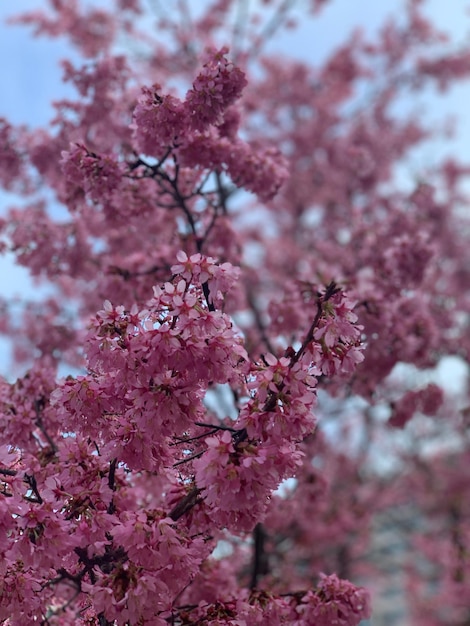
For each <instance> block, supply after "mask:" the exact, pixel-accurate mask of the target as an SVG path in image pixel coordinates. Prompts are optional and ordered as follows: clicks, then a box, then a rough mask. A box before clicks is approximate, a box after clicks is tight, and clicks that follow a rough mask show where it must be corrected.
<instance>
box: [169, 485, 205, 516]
mask: <svg viewBox="0 0 470 626" xmlns="http://www.w3.org/2000/svg"><path fill="white" fill-rule="evenodd" d="M200 494H201V489H199V487H193V488H192V489H191V491H190V492H189V493H188V494H187V495H186V496H184V498H182V499H181V500H180V501H179V502H178V504H177V505H176V506H174V507H173V509H172V510H171V511H170V513H169V516H168V517H171V519H172V520H173V521H174V522H176V521H177V520H179V518H180V517H183V515H184V514H185V513H187V512H188V511H189V510H190V509H192V508H193V507H194V506H195V505H196V504H198V502H200V498H199V496H200Z"/></svg>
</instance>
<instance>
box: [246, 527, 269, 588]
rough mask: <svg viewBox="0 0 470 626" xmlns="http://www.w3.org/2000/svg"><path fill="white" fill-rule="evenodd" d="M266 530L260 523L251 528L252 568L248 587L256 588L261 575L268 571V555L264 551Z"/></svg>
mask: <svg viewBox="0 0 470 626" xmlns="http://www.w3.org/2000/svg"><path fill="white" fill-rule="evenodd" d="M265 543H266V531H265V530H264V527H263V525H262V524H256V526H255V528H254V530H253V568H252V572H251V581H250V589H256V588H257V586H258V582H259V579H260V578H261V576H265V575H266V574H267V573H268V571H269V570H268V555H267V554H266V551H265Z"/></svg>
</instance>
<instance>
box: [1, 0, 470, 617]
mask: <svg viewBox="0 0 470 626" xmlns="http://www.w3.org/2000/svg"><path fill="white" fill-rule="evenodd" d="M325 4H327V0H313V1H311V2H310V3H305V6H304V9H305V12H306V17H305V19H310V18H311V17H312V16H313V17H314V16H315V14H316V13H318V12H319V11H320V10H321V9H322V6H323V5H325ZM422 4H423V3H422V2H421V1H420V0H412V1H410V2H409V3H408V4H407V5H406V6H404V7H403V11H402V13H400V15H399V16H398V18H397V19H396V20H395V21H392V20H391V21H389V22H388V23H387V24H385V26H384V27H383V29H382V30H381V31H380V33H379V34H378V35H377V36H376V37H375V38H374V39H373V40H367V39H366V38H365V36H363V35H361V34H360V33H355V34H354V35H353V36H352V37H351V38H349V39H348V40H347V41H345V42H344V44H343V45H342V46H341V47H340V48H338V49H336V50H333V51H332V52H331V55H330V56H329V58H328V59H327V60H326V61H325V63H324V64H322V65H321V66H319V67H315V66H312V65H307V64H306V63H304V62H301V61H298V60H292V59H289V58H284V57H283V58H281V57H279V56H275V55H273V54H272V53H268V52H267V48H266V46H267V44H268V43H269V40H270V39H271V38H272V37H274V36H275V35H276V33H277V32H279V29H281V28H284V27H286V26H293V24H292V21H291V13H290V10H291V5H293V3H292V2H289V1H285V0H270V1H269V0H268V1H266V2H263V3H261V4H260V6H259V7H255V8H253V9H252V10H251V11H250V10H249V6H248V3H245V2H243V1H242V0H239V1H237V0H213V1H212V2H210V3H207V6H205V7H204V9H203V10H200V11H199V12H198V13H197V14H195V15H193V17H191V13H190V11H189V7H188V6H187V5H186V3H185V2H178V3H176V6H175V7H174V9H173V10H172V11H168V10H165V9H159V8H158V5H156V6H155V8H154V10H155V15H154V17H155V21H156V25H155V26H156V27H155V28H154V29H153V30H152V29H149V28H148V27H147V26H146V25H148V17H147V18H146V16H145V14H144V8H143V6H141V5H140V3H139V1H138V0H113V2H110V3H109V6H108V8H107V9H106V10H105V9H101V8H100V9H97V8H96V7H95V8H93V7H91V8H90V7H89V6H88V5H86V3H83V4H81V3H80V2H78V0H75V1H70V0H69V1H67V2H64V1H63V0H50V3H49V5H50V6H49V7H48V9H47V10H45V11H37V12H32V13H28V14H24V15H22V16H20V17H19V18H18V20H17V21H19V22H20V23H22V24H26V25H29V26H32V27H33V28H34V32H35V34H36V35H45V36H49V37H62V36H65V37H67V38H68V39H69V41H70V44H71V46H73V49H74V55H75V56H74V59H77V58H80V62H79V63H77V62H76V61H74V62H72V61H64V62H63V72H64V80H65V81H67V82H68V83H70V84H71V85H72V86H73V87H74V89H75V93H76V97H75V99H63V100H61V101H58V102H55V103H54V107H55V112H56V113H55V117H54V119H53V120H51V123H50V125H49V126H48V127H47V128H41V129H28V128H25V127H15V126H13V125H12V124H10V123H9V122H8V120H5V119H3V120H0V181H1V184H2V185H3V187H4V188H5V189H6V190H8V191H11V192H13V193H15V194H17V197H18V201H17V203H16V206H13V207H9V209H8V210H7V211H4V217H3V218H2V222H1V230H2V244H1V245H2V251H4V252H6V251H9V252H12V253H13V254H14V255H15V258H16V262H17V263H18V264H20V265H22V266H24V267H25V268H27V269H28V270H29V272H30V274H31V276H33V277H34V278H35V280H37V281H45V282H47V283H48V284H49V285H52V286H53V291H51V295H50V296H48V297H47V298H45V299H44V301H42V302H41V303H38V302H37V301H36V302H27V301H24V302H23V303H22V304H21V309H20V311H18V306H17V305H16V304H15V306H12V304H11V303H9V302H7V301H2V318H1V319H2V324H1V330H2V332H3V333H4V334H6V335H8V336H10V337H11V338H12V341H13V351H14V361H15V364H14V365H15V367H16V368H17V371H19V372H20V373H19V375H18V377H17V379H16V380H11V379H1V380H0V393H1V403H0V410H1V412H0V437H1V439H0V525H1V533H0V550H1V560H0V622H1V623H2V624H5V625H8V626H24V625H25V624H30V623H38V624H39V623H40V624H51V625H52V624H61V625H62V624H64V625H68V624H70V625H72V624H73V625H82V624H83V625H85V624H89V625H99V626H104V625H106V624H108V625H113V624H116V625H128V626H137V625H143V624H151V625H157V626H158V625H162V626H163V625H165V624H173V625H181V626H182V625H184V624H201V625H202V624H208V625H214V626H215V625H216V624H217V625H219V624H220V625H222V624H233V625H244V624H246V625H248V626H250V625H255V624H259V625H264V624H273V625H276V624H293V625H298V626H308V625H311V626H333V625H343V626H354V625H358V624H359V623H360V622H361V620H363V619H367V618H368V617H369V616H370V599H369V593H368V591H366V589H365V588H364V585H365V583H366V581H374V580H378V579H379V577H380V575H381V573H380V567H379V566H378V565H377V563H374V559H373V558H370V545H371V535H372V528H373V525H374V520H376V519H377V516H380V515H387V514H388V512H389V511H391V510H392V511H393V510H396V509H397V508H399V507H402V508H403V507H407V508H408V510H411V518H412V520H413V521H414V525H413V528H412V529H411V530H408V531H407V541H408V549H407V555H409V561H408V562H407V563H406V568H405V571H406V575H407V589H408V591H409V595H408V606H409V607H410V612H411V614H412V616H413V619H414V621H413V624H427V625H430V624H432V625H434V624H435V625H436V626H444V625H450V624H452V625H456V626H457V625H459V626H460V625H461V626H463V625H464V624H469V623H470V609H469V606H470V559H469V556H468V555H469V554H470V535H469V532H468V528H469V517H470V508H469V504H468V503H469V502H470V497H469V496H470V494H469V484H470V483H469V480H468V475H466V474H465V472H466V471H467V470H466V468H467V466H468V460H467V457H468V454H469V448H468V445H467V441H468V435H467V430H468V398H466V397H465V394H464V391H463V390H462V394H461V397H451V396H449V394H446V393H445V390H443V389H442V388H441V387H440V386H438V385H437V384H436V383H435V382H432V381H430V380H425V382H424V383H423V382H422V380H424V379H423V378H422V377H421V378H420V376H419V374H420V373H423V372H424V373H426V372H428V371H429V370H430V369H432V368H433V367H435V366H436V365H438V364H439V363H440V362H441V361H442V359H443V358H444V357H446V356H449V355H455V356H458V357H459V358H460V359H461V360H462V361H464V362H468V355H469V350H470V343H469V333H468V313H469V305H470V300H469V291H468V285H469V284H470V264H469V247H468V234H469V222H468V217H467V213H466V211H465V208H464V207H465V206H466V203H467V197H466V194H465V188H464V186H463V185H462V183H463V182H464V181H465V178H466V177H467V176H468V173H469V168H468V166H466V165H465V164H462V163H459V162H458V161H457V160H456V159H455V160H450V159H447V160H446V161H444V162H442V163H439V164H438V165H433V166H432V167H429V168H428V169H427V171H425V172H423V173H421V174H420V176H419V177H417V178H416V179H412V180H410V181H408V183H407V184H404V183H403V181H400V176H399V173H398V168H399V166H400V165H402V164H406V163H407V159H409V155H410V152H411V151H412V149H414V148H415V147H416V146H419V145H420V144H421V143H422V142H424V141H426V140H428V139H429V138H431V137H432V136H433V135H435V134H436V133H439V132H440V131H441V129H433V128H429V127H427V126H426V124H425V122H424V121H423V120H422V119H420V118H418V117H417V116H416V115H410V116H408V117H407V116H404V115H403V114H397V112H396V104H397V102H400V99H402V98H403V97H410V96H413V94H417V93H419V92H420V91H421V90H422V89H423V88H428V87H430V86H431V87H432V86H437V87H438V88H439V89H441V90H444V91H445V90H446V89H448V88H449V87H450V86H451V85H452V84H453V83H454V82H455V81H458V80H462V79H464V78H467V76H468V74H469V73H470V50H468V49H457V48H455V46H453V45H452V42H446V41H445V40H444V39H445V38H444V35H443V33H441V32H439V30H438V29H437V28H435V26H434V25H433V24H431V23H430V22H429V21H428V20H427V19H426V17H425V14H424V12H423V7H422ZM201 6H202V5H201ZM146 20H147V21H146ZM364 94H366V96H365V99H366V105H365V106H364ZM403 364H407V365H408V367H409V368H411V367H412V368H413V372H414V375H413V376H407V377H401V378H400V377H399V376H397V375H396V372H397V368H398V366H403ZM18 368H21V371H20V370H19V369H18ZM58 368H59V369H60V371H58ZM409 371H411V370H409ZM64 373H65V374H64ZM439 440H440V441H441V442H442V441H448V440H452V441H453V442H454V445H453V448H452V449H451V450H450V449H449V447H447V448H444V447H443V446H441V447H439V446H437V447H436V446H435V450H437V452H433V453H429V452H426V445H425V444H427V443H429V442H430V443H432V442H436V441H439ZM400 442H401V443H400ZM428 448H429V446H428ZM449 450H450V451H449ZM385 453H391V454H392V456H393V459H394V461H395V466H394V469H393V470H392V471H389V472H384V471H383V468H382V466H381V463H380V458H379V457H380V456H381V455H383V454H385ZM409 517H410V516H409V515H408V518H407V519H408V520H409ZM404 522H406V519H405V520H404ZM379 565H380V564H379ZM382 576H383V574H382ZM383 584H384V585H385V586H386V585H387V579H386V578H384V583H383Z"/></svg>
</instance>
